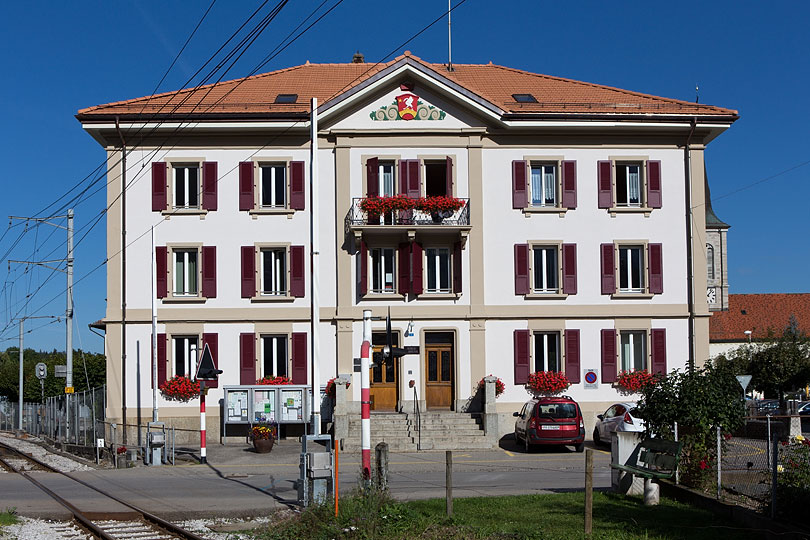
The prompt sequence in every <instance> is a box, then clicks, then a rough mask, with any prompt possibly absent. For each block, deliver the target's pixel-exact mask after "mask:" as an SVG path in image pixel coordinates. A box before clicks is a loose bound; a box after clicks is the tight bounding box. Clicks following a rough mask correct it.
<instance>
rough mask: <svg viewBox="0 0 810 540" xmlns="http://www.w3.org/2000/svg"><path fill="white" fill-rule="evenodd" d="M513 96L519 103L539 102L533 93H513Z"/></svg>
mask: <svg viewBox="0 0 810 540" xmlns="http://www.w3.org/2000/svg"><path fill="white" fill-rule="evenodd" d="M512 97H513V98H515V101H517V102H518V103H537V100H536V99H535V98H534V96H533V95H531V94H512Z"/></svg>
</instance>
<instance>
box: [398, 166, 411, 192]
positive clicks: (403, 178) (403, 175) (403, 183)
mask: <svg viewBox="0 0 810 540" xmlns="http://www.w3.org/2000/svg"><path fill="white" fill-rule="evenodd" d="M399 194H400V195H408V196H410V192H409V191H408V161H407V160H405V159H400V160H399Z"/></svg>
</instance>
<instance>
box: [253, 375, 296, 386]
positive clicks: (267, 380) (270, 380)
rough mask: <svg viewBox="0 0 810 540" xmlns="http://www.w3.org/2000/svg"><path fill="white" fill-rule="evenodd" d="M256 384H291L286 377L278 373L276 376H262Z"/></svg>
mask: <svg viewBox="0 0 810 540" xmlns="http://www.w3.org/2000/svg"><path fill="white" fill-rule="evenodd" d="M256 384H292V381H291V380H290V379H288V378H287V377H285V376H283V375H280V376H278V377H262V378H261V379H259V380H258V381H256Z"/></svg>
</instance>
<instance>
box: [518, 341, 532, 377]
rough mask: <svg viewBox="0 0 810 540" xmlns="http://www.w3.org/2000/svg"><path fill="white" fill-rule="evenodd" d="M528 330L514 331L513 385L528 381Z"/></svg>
mask: <svg viewBox="0 0 810 540" xmlns="http://www.w3.org/2000/svg"><path fill="white" fill-rule="evenodd" d="M530 341H531V336H530V334H529V331H528V330H515V384H526V383H527V382H528V381H529V342H530Z"/></svg>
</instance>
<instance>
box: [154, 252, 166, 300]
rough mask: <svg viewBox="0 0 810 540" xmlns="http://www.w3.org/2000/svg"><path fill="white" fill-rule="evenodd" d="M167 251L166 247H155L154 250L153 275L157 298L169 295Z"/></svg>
mask: <svg viewBox="0 0 810 540" xmlns="http://www.w3.org/2000/svg"><path fill="white" fill-rule="evenodd" d="M168 265H169V250H168V249H167V248H166V246H157V247H156V248H155V274H156V275H157V279H156V284H155V287H156V290H155V296H156V297H157V298H166V297H167V296H168V295H169V268H168Z"/></svg>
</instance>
